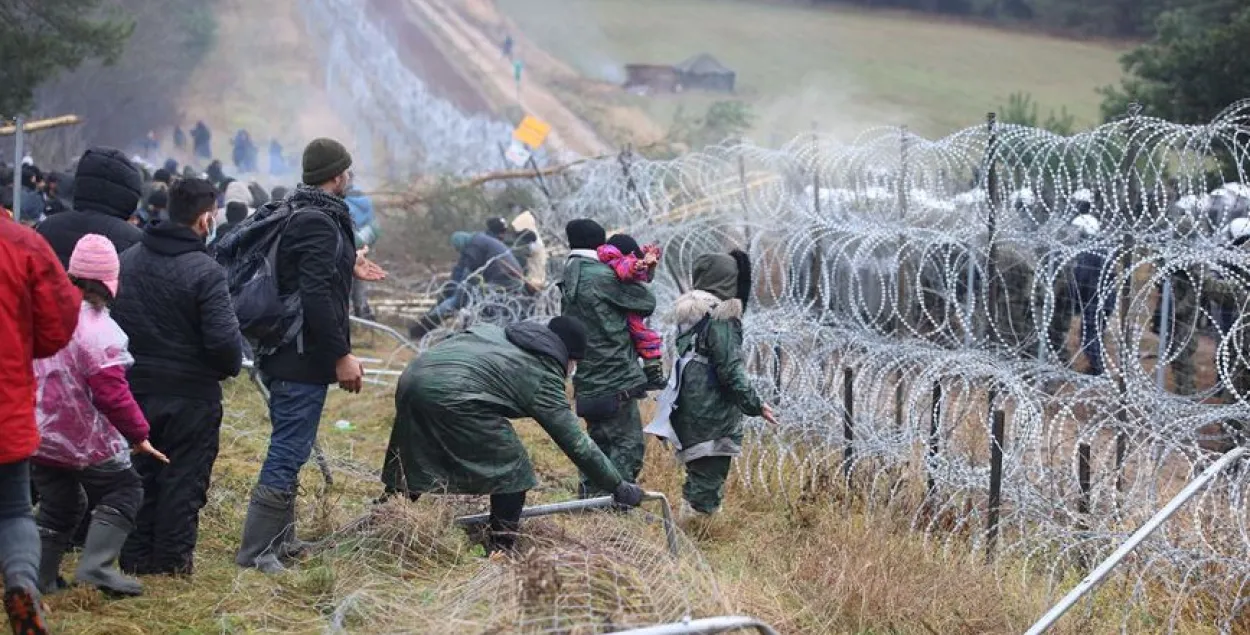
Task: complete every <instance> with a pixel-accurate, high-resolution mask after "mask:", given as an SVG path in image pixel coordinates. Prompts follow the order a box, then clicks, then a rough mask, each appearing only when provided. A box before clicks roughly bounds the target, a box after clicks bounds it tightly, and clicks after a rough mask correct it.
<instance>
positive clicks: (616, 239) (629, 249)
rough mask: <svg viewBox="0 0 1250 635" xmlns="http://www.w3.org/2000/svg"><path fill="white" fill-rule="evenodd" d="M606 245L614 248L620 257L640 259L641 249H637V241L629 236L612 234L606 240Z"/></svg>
mask: <svg viewBox="0 0 1250 635" xmlns="http://www.w3.org/2000/svg"><path fill="white" fill-rule="evenodd" d="M608 244H609V245H612V246H613V247H616V249H617V251H619V252H621V255H622V256H629V255H633V256H635V257H638V258H641V257H642V247H639V246H638V241H636V240H634V237H633V236H630V235H629V234H612V237H611V238H609V239H608Z"/></svg>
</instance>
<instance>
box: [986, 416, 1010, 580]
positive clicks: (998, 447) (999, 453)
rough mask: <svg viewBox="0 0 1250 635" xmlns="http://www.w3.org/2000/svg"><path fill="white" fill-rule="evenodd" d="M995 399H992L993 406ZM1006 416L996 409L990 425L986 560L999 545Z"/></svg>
mask: <svg viewBox="0 0 1250 635" xmlns="http://www.w3.org/2000/svg"><path fill="white" fill-rule="evenodd" d="M993 403H994V402H993V400H991V401H990V404H991V407H993ZM1005 427H1006V417H1005V415H1004V414H1003V411H1002V410H995V411H994V415H993V423H991V425H990V497H989V510H988V513H987V515H986V522H985V560H986V562H987V563H988V562H991V561H993V559H994V550H995V549H996V548H997V546H998V517H999V513H1000V509H1001V507H1002V495H1003V443H1005V442H1006V435H1007V431H1006V429H1005Z"/></svg>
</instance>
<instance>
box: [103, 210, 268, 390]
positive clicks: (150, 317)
mask: <svg viewBox="0 0 1250 635" xmlns="http://www.w3.org/2000/svg"><path fill="white" fill-rule="evenodd" d="M121 262H122V274H121V281H120V283H119V287H118V297H117V302H116V303H115V304H114V305H113V319H114V320H116V321H117V323H118V325H120V326H121V327H122V330H123V331H125V332H126V335H127V336H129V337H130V353H131V354H132V355H134V358H135V365H134V367H132V368H131V369H130V375H129V377H130V388H131V390H132V391H134V393H135V394H136V395H147V394H165V395H174V396H180V397H189V398H194V399H206V400H212V401H220V400H221V385H220V382H221V381H222V380H223V379H226V378H227V377H234V376H235V375H238V374H239V369H240V367H241V365H242V362H243V336H242V335H240V334H239V322H238V320H236V319H235V317H234V307H233V306H232V305H231V304H230V292H229V291H228V290H227V289H226V273H225V271H224V270H222V268H221V266H220V265H218V264H217V262H216V261H215V260H213V259H212V257H211V256H209V255H208V253H207V252H206V251H205V248H204V239H203V238H201V237H200V236H199V235H197V234H196V233H195V232H194V231H192V230H191V229H190V228H188V227H183V226H181V225H178V224H175V223H171V222H169V221H163V222H158V223H156V224H154V225H151V226H149V227H148V229H147V231H146V232H144V234H143V239H142V242H141V243H140V244H139V245H136V246H134V247H132V248H130V249H128V250H127V251H126V253H124V254H122V258H121Z"/></svg>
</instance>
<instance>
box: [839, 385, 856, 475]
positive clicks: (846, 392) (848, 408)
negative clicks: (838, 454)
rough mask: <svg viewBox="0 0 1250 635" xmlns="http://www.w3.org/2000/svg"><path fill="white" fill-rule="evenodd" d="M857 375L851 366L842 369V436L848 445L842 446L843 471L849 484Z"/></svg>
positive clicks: (853, 459)
mask: <svg viewBox="0 0 1250 635" xmlns="http://www.w3.org/2000/svg"><path fill="white" fill-rule="evenodd" d="M854 384H855V375H854V372H853V371H852V370H851V369H849V368H843V369H842V406H843V416H842V436H843V438H845V439H846V446H845V447H844V448H842V473H843V474H844V475H845V476H846V482H847V485H850V483H851V465H852V464H853V463H854V462H855V448H854V446H853V443H854V441H855V385H854Z"/></svg>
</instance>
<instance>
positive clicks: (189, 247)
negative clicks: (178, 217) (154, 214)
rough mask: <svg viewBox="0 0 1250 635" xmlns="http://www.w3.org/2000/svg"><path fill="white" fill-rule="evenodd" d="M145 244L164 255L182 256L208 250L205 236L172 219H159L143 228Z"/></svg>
mask: <svg viewBox="0 0 1250 635" xmlns="http://www.w3.org/2000/svg"><path fill="white" fill-rule="evenodd" d="M142 242H143V246H144V247H147V248H148V249H151V250H152V251H154V252H156V253H158V254H161V255H163V256H181V255H182V254H187V253H191V252H193V251H208V248H207V247H206V246H205V245H204V238H203V237H202V236H200V235H199V234H197V233H195V231H193V230H192V229H191V228H190V227H185V226H183V225H179V224H178V223H175V222H172V221H167V220H165V221H157V222H155V223H153V224H151V225H148V227H147V229H144V230H143V240H142Z"/></svg>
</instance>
